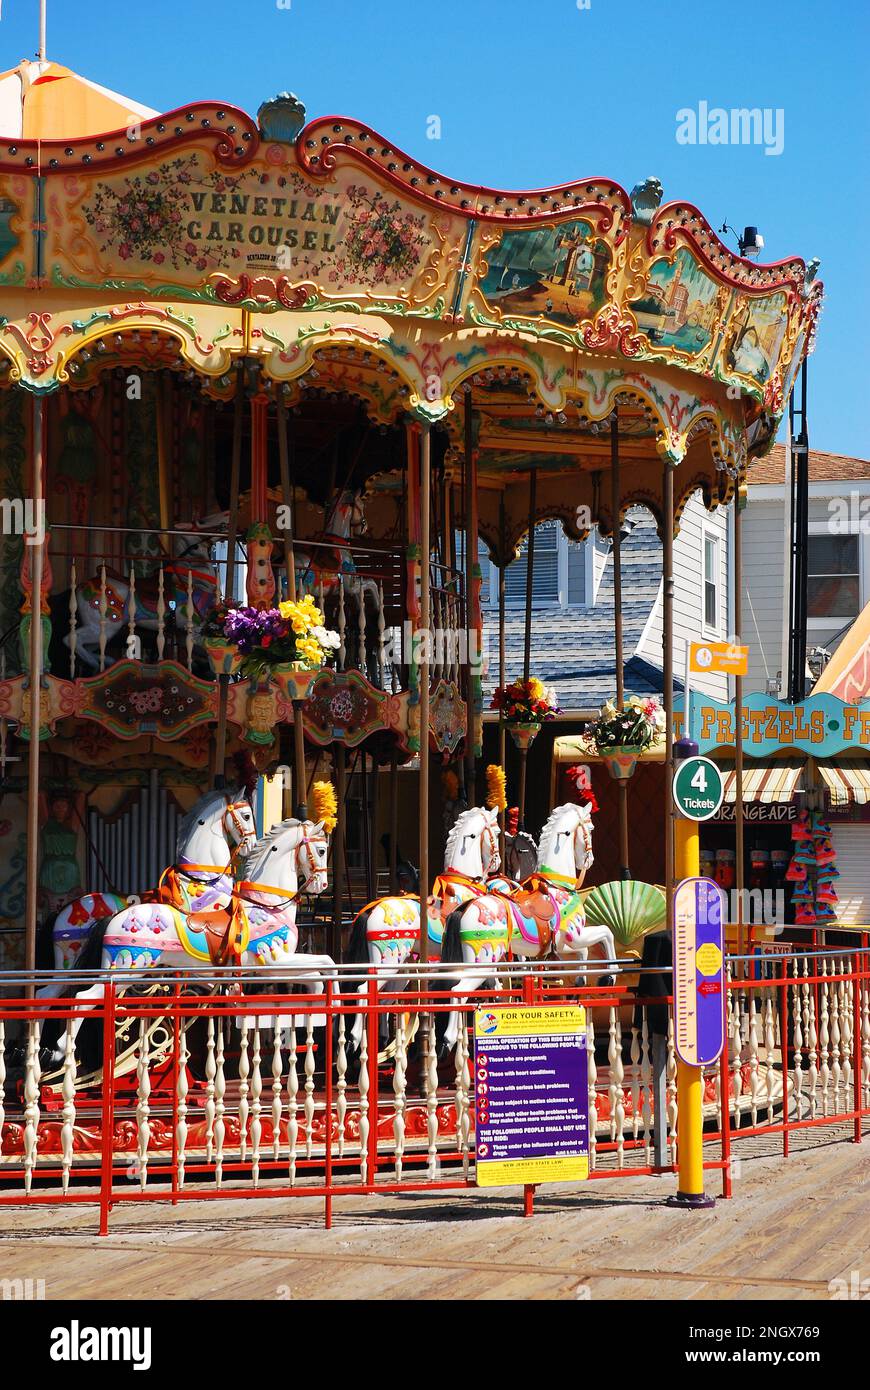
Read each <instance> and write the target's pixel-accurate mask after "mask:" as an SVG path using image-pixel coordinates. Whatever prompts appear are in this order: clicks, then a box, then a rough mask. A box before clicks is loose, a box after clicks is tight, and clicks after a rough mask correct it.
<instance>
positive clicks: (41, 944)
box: [36, 912, 60, 970]
mask: <svg viewBox="0 0 870 1390" xmlns="http://www.w3.org/2000/svg"><path fill="white" fill-rule="evenodd" d="M59 915H60V914H59V913H57V912H52V913H50V914H49V916H48V917H46V919H45V921H44V922H43V923H42V926H41V927H40V928H39V931H38V932H37V933H36V969H37V970H53V969H54V927H55V923H56V922H57V919H58V916H59Z"/></svg>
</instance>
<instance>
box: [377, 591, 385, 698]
mask: <svg viewBox="0 0 870 1390" xmlns="http://www.w3.org/2000/svg"><path fill="white" fill-rule="evenodd" d="M385 641H386V627H385V625H384V586H383V584H382V583H381V581H380V580H378V689H379V690H385V689H386V683H385V671H386V652H385V650H384V643H385Z"/></svg>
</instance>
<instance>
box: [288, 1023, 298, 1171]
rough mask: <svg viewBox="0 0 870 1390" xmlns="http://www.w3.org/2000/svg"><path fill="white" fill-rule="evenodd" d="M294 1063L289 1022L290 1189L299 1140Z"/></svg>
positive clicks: (293, 1032) (293, 1036) (293, 1034)
mask: <svg viewBox="0 0 870 1390" xmlns="http://www.w3.org/2000/svg"><path fill="white" fill-rule="evenodd" d="M296 1062H297V1054H296V1025H295V1023H294V1022H291V1025H290V1051H289V1054H288V1057H287V1145H288V1154H287V1163H288V1172H289V1175H290V1186H291V1187H295V1186H296V1154H297V1141H298V1138H299V1121H298V1119H297V1118H296V1117H297V1115H298V1113H299V1101H298V1096H299V1071H298V1069H297V1065H296Z"/></svg>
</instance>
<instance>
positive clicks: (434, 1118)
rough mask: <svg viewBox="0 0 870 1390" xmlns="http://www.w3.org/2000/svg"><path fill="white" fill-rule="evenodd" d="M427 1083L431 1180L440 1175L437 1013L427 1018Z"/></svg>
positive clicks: (428, 1156)
mask: <svg viewBox="0 0 870 1390" xmlns="http://www.w3.org/2000/svg"><path fill="white" fill-rule="evenodd" d="M423 1067H424V1072H423V1075H424V1078H425V1083H426V1138H427V1140H428V1149H427V1158H428V1167H427V1173H428V1176H429V1179H430V1181H431V1182H434V1181H435V1179H436V1178H437V1176H438V1166H439V1165H438V1047H437V1042H436V1038H435V1015H434V1013H431V1014H429V1015H428V1018H427V1028H426V1056H425V1058H424V1060H423Z"/></svg>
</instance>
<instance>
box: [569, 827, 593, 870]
mask: <svg viewBox="0 0 870 1390" xmlns="http://www.w3.org/2000/svg"><path fill="white" fill-rule="evenodd" d="M581 830H582V831H583V863H582V865H581V866H580V868H579V869H578V872H579V871H580V869H582V871H583V872H584V873H585V872H586V870H587V869H588V868H589V867H590V866H591V863H592V860H591V858H590V856H591V854H592V830H591V827H590V825H589V822H588V821H587V820H579V821H578V822H577V825H576V828H575V830H574V835H573V840H575V841H576V839H577V836H578V834H579V832H580V831H581ZM574 867H575V868H577V849H576V845H574Z"/></svg>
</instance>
